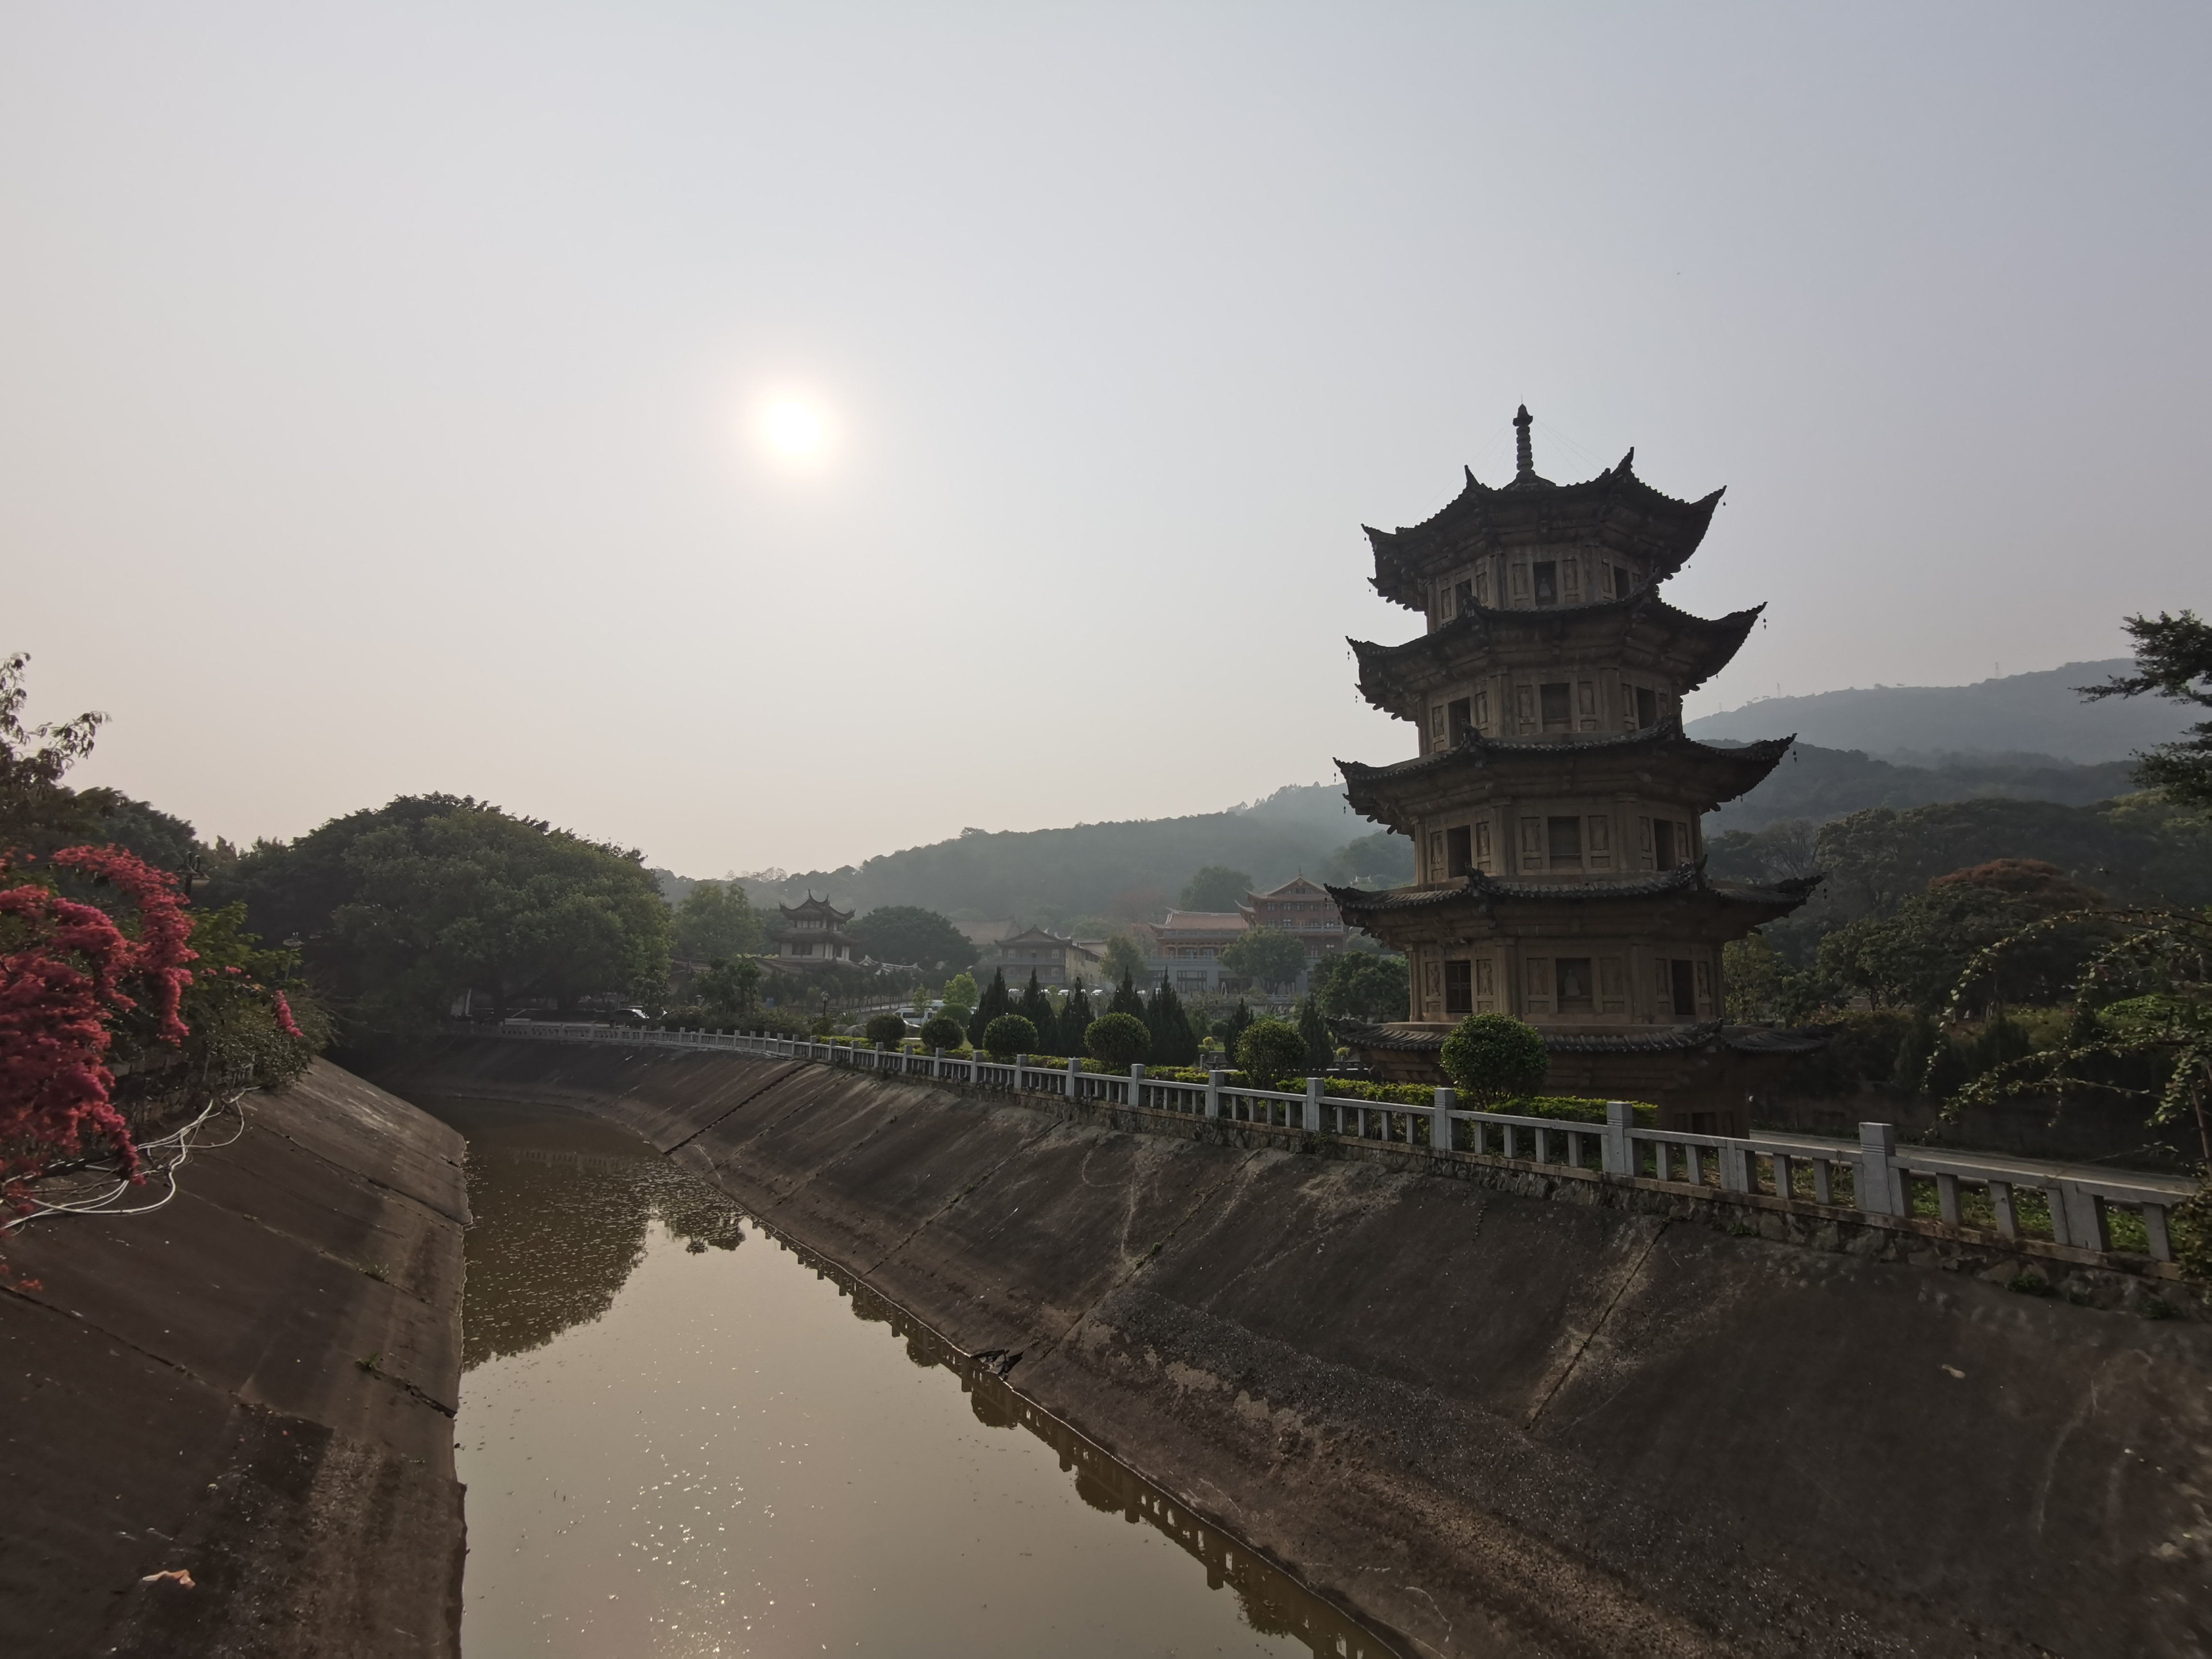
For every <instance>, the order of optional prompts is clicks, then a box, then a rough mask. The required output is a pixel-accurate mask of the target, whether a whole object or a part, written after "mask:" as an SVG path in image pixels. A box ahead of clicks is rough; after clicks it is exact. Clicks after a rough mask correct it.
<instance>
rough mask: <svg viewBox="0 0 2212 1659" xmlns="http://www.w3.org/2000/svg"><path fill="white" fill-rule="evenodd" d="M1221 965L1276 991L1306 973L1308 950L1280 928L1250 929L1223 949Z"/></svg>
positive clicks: (1243, 977) (1241, 976) (1233, 972)
mask: <svg viewBox="0 0 2212 1659" xmlns="http://www.w3.org/2000/svg"><path fill="white" fill-rule="evenodd" d="M1221 965H1222V966H1223V967H1224V968H1226V969H1228V970H1229V971H1230V972H1231V973H1232V974H1235V975H1237V976H1238V977H1239V978H1242V979H1249V980H1250V981H1253V982H1254V983H1255V984H1256V985H1264V986H1266V987H1267V988H1268V989H1269V990H1271V991H1272V990H1275V989H1277V988H1279V987H1282V986H1285V985H1288V984H1290V983H1291V981H1293V980H1295V979H1297V976H1298V975H1300V974H1302V973H1304V971H1305V965H1306V947H1305V946H1304V945H1303V944H1301V943H1300V942H1299V941H1298V940H1297V938H1296V937H1294V936H1293V935H1291V934H1290V933H1285V931H1284V930H1283V929H1282V928H1280V927H1252V928H1248V929H1246V930H1245V931H1244V932H1243V933H1239V934H1238V935H1237V937H1236V938H1235V939H1231V941H1230V942H1229V943H1228V944H1227V945H1224V946H1223V947H1222V950H1221Z"/></svg>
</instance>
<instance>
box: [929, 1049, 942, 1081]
mask: <svg viewBox="0 0 2212 1659" xmlns="http://www.w3.org/2000/svg"><path fill="white" fill-rule="evenodd" d="M929 1075H930V1076H931V1077H932V1078H933V1079H934V1078H941V1077H943V1076H944V1075H945V1050H944V1049H942V1048H939V1050H938V1051H937V1052H936V1053H935V1054H932V1055H931V1056H930V1057H929Z"/></svg>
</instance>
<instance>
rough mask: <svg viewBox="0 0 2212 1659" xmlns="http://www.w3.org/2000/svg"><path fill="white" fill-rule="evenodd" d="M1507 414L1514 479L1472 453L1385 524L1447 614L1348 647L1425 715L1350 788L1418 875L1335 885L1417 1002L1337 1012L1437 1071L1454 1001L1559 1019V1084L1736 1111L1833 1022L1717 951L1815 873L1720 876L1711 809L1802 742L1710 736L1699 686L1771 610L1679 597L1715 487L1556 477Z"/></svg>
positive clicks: (1687, 1112) (1425, 591)
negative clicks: (1761, 881)
mask: <svg viewBox="0 0 2212 1659" xmlns="http://www.w3.org/2000/svg"><path fill="white" fill-rule="evenodd" d="M1514 424H1515V426H1516V428H1517V429H1518V431H1517V435H1518V444H1517V449H1518V463H1519V465H1518V470H1517V471H1516V476H1515V477H1514V479H1513V481H1512V482H1511V483H1508V484H1506V485H1504V486H1503V487H1501V488H1498V489H1491V488H1489V487H1487V486H1486V485H1484V484H1482V483H1478V482H1477V481H1476V480H1475V478H1474V475H1473V474H1472V472H1470V473H1469V474H1468V481H1467V487H1466V488H1465V489H1463V490H1462V492H1461V493H1460V495H1458V497H1457V498H1455V500H1454V501H1452V502H1451V503H1450V504H1449V506H1447V507H1445V508H1444V509H1443V511H1442V512H1441V513H1437V515H1436V516H1435V517H1433V518H1431V519H1430V520H1427V521H1426V522H1425V523H1423V524H1421V525H1419V526H1414V527H1413V528H1411V529H1407V530H1398V531H1391V532H1383V531H1376V530H1370V531H1369V532H1367V533H1368V537H1369V539H1370V542H1371V543H1372V544H1373V548H1374V553H1375V577H1374V585H1375V588H1376V592H1379V593H1381V594H1382V595H1383V597H1384V598H1385V599H1391V600H1394V601H1395V602H1396V603H1398V604H1400V605H1405V606H1407V608H1408V609H1410V610H1414V611H1420V612H1422V613H1423V615H1424V617H1425V620H1426V622H1427V629H1426V631H1425V633H1424V634H1423V635H1420V636H1419V637H1418V638H1416V639H1414V640H1413V641H1408V642H1407V643H1406V644H1403V645H1397V646H1383V645H1375V644H1370V643H1368V642H1366V641H1357V640H1355V641H1352V642H1351V643H1352V650H1353V653H1354V655H1355V657H1356V658H1357V659H1358V665H1359V689H1360V690H1361V692H1362V693H1363V695H1364V696H1366V698H1367V700H1368V701H1369V702H1370V703H1372V704H1373V705H1374V706H1375V707H1376V708H1380V709H1383V711H1385V712H1386V713H1389V714H1393V715H1395V716H1396V717H1397V718H1398V719H1401V720H1406V721H1407V722H1409V723H1410V724H1412V725H1413V727H1414V731H1415V733H1416V743H1417V747H1418V750H1419V752H1418V753H1417V754H1416V755H1415V756H1414V757H1412V758H1410V759H1407V760H1404V761H1400V762H1397V763H1394V764H1389V765H1383V766H1370V765H1362V764H1360V763H1357V762H1342V763H1340V766H1341V768H1342V770H1343V773H1344V777H1345V782H1346V799H1347V800H1348V801H1349V802H1350V803H1351V805H1352V809H1353V810H1354V811H1358V812H1359V813H1361V814H1362V815H1363V816H1364V817H1368V818H1370V819H1371V820H1373V821H1374V822H1376V823H1381V824H1384V825H1386V826H1388V827H1389V829H1394V830H1395V831H1397V832H1398V833H1400V834H1401V835H1405V836H1409V837H1411V839H1412V840H1413V853H1414V875H1415V879H1414V883H1413V885H1411V886H1409V887H1403V888H1399V889H1396V890H1392V891H1389V892H1382V893H1375V892H1367V891H1364V890H1360V889H1358V888H1349V887H1332V888H1330V889H1329V890H1328V892H1329V895H1330V896H1331V897H1332V898H1334V900H1335V901H1336V903H1337V905H1338V906H1339V908H1340V909H1341V911H1342V912H1343V915H1344V919H1345V921H1346V923H1347V924H1349V925H1350V926H1352V927H1358V928H1362V929H1364V931H1366V932H1367V933H1370V934H1372V935H1373V936H1375V937H1376V938H1377V939H1382V940H1383V941H1384V942H1385V943H1386V944H1388V945H1391V946H1392V947H1393V948H1394V949H1396V950H1400V951H1403V952H1404V953H1405V954H1406V957H1407V962H1408V964H1409V967H1410V969H1411V979H1412V991H1411V995H1412V1003H1413V1006H1411V1007H1410V1008H1409V1009H1408V1010H1407V1016H1408V1017H1407V1019H1405V1020H1403V1021H1400V1022H1393V1023H1391V1024H1388V1025H1361V1024H1343V1025H1341V1026H1340V1032H1341V1035H1342V1036H1344V1037H1345V1038H1346V1040H1347V1041H1349V1042H1352V1044H1353V1046H1354V1047H1355V1048H1358V1049H1359V1050H1360V1052H1361V1053H1362V1054H1364V1055H1365V1056H1366V1058H1367V1059H1368V1060H1370V1062H1371V1063H1372V1064H1373V1065H1374V1066H1376V1068H1377V1069H1378V1070H1380V1071H1381V1072H1383V1073H1384V1074H1385V1075H1387V1076H1391V1077H1394V1078H1399V1079H1421V1080H1436V1081H1442V1080H1443V1074H1442V1073H1441V1071H1440V1070H1439V1069H1438V1067H1437V1050H1438V1049H1439V1048H1441V1047H1442V1044H1443V1038H1444V1036H1445V1035H1446V1034H1447V1033H1448V1032H1449V1030H1451V1028H1452V1026H1453V1025H1454V1024H1456V1023H1457V1022H1458V1020H1459V1019H1461V1018H1463V1017H1464V1016H1466V1015H1468V1014H1470V1013H1479V1012H1508V1013H1512V1014H1514V1015H1516V1016H1518V1017H1519V1018H1523V1019H1526V1020H1528V1021H1529V1022H1530V1023H1531V1024H1534V1025H1536V1026H1537V1027H1538V1028H1539V1029H1540V1030H1541V1031H1542V1032H1543V1033H1544V1037H1545V1042H1546V1044H1547V1047H1548V1048H1549V1049H1550V1050H1551V1053H1552V1057H1553V1068H1552V1075H1551V1081H1550V1084H1549V1085H1548V1086H1549V1087H1551V1088H1553V1089H1555V1090H1563V1091H1571V1092H1577V1093H1589V1094H1600V1095H1605V1096H1607V1097H1616V1098H1623V1099H1638V1100H1646V1101H1651V1102H1654V1103H1656V1104H1657V1105H1658V1106H1659V1107H1660V1109H1661V1112H1662V1120H1663V1121H1667V1122H1668V1123H1669V1124H1671V1125H1672V1126H1673V1127H1681V1128H1704V1129H1709V1130H1713V1131H1716V1132H1718V1133H1742V1132H1744V1131H1745V1130H1746V1129H1747V1128H1748V1127H1749V1124H1748V1120H1747V1097H1750V1096H1753V1095H1755V1094H1756V1093H1758V1092H1759V1091H1760V1090H1761V1089H1762V1088H1764V1087H1765V1086H1768V1085H1771V1081H1772V1080H1773V1078H1774V1076H1775V1075H1776V1073H1777V1072H1778V1068H1779V1067H1780V1066H1783V1065H1785V1064H1787V1063H1788V1061H1789V1059H1790V1056H1792V1055H1794V1054H1799V1053H1802V1052H1806V1051H1808V1049H1810V1048H1816V1047H1817V1046H1818V1039H1817V1038H1814V1037H1813V1036H1808V1035H1807V1034H1802V1033H1792V1032H1779V1031H1773V1030H1765V1029H1763V1028H1761V1029H1753V1028H1741V1029H1739V1028H1734V1027H1729V1026H1728V1025H1725V1024H1723V985H1722V979H1721V963H1722V947H1723V945H1726V944H1727V943H1728V942H1729V941H1730V940H1732V939H1741V937H1743V936H1744V935H1745V934H1746V933H1749V932H1750V931H1751V930H1752V929H1753V928H1754V927H1758V926H1759V924H1760V923H1762V922H1765V921H1773V920H1775V919H1777V918H1778V917H1781V916H1784V915H1789V914H1790V912H1791V911H1793V910H1795V909H1796V908H1797V907H1798V906H1800V905H1802V903H1803V902H1805V899H1806V896H1807V895H1808V893H1809V892H1810V890H1811V889H1812V887H1813V885H1814V881H1816V880H1817V878H1814V881H1805V882H1789V883H1784V884H1778V885H1773V886H1760V885H1754V884H1748V883H1738V882H1725V881H1717V880H1713V879H1711V878H1708V877H1707V875H1706V873H1705V842H1704V836H1703V831H1702V828H1701V823H1702V819H1703V817H1704V816H1705V814H1706V813H1708V812H1710V811H1713V810H1714V809H1715V808H1717V806H1719V805H1721V804H1722V803H1723V802H1726V801H1729V800H1733V799H1736V798H1737V797H1739V796H1741V795H1742V794H1743V793H1746V792H1747V791H1748V790H1750V789H1752V788H1753V787H1756V786H1757V785H1758V783H1759V781H1760V780H1762V779H1763V778H1765V776H1766V775H1768V774H1769V773H1770V772H1771V771H1772V770H1773V769H1774V767H1775V766H1776V765H1777V764H1778V763H1780V762H1781V760H1782V758H1783V757H1784V755H1785V754H1786V753H1787V752H1788V750H1789V748H1790V742H1791V739H1790V738H1775V739H1773V740H1771V741H1768V742H1764V743H1757V744H1745V745H1742V746H1741V747H1736V748H1724V747H1720V746H1717V745H1713V744H1701V743H1697V742H1695V741H1693V740H1692V739H1691V738H1687V737H1686V736H1684V735H1683V732H1682V725H1681V722H1682V699H1683V697H1684V696H1685V695H1686V693H1688V692H1690V691H1692V690H1695V689H1696V688H1697V687H1699V686H1700V685H1702V684H1705V682H1706V681H1707V680H1708V679H1710V678H1711V677H1712V676H1713V675H1714V674H1716V673H1717V672H1718V671H1720V670H1721V669H1722V668H1723V667H1724V666H1725V665H1727V663H1728V662H1729V659H1730V658H1732V657H1733V656H1734V655H1735V653H1736V651H1737V649H1738V648H1739V647H1741V645H1742V643H1743V641H1744V639H1745V637H1746V636H1747V635H1748V634H1749V632H1750V630H1751V629H1752V628H1753V626H1754V625H1756V623H1758V621H1759V614H1760V612H1759V609H1758V608H1754V609H1752V610H1748V611H1737V612H1735V614H1734V615H1731V616H1728V617H1721V618H1719V619H1717V620H1708V619H1706V618H1704V617H1696V616H1692V615H1691V614H1690V613H1688V612H1686V611H1680V610H1677V609H1675V608H1674V606H1673V605H1668V603H1666V601H1665V600H1663V599H1661V598H1660V596H1659V592H1658V589H1659V586H1660V585H1661V584H1662V583H1663V582H1665V581H1666V580H1668V578H1669V577H1671V576H1673V575H1674V574H1675V573H1676V572H1678V571H1679V570H1680V569H1681V568H1682V566H1683V565H1684V564H1685V563H1686V562H1687V561H1688V560H1689V558H1690V556H1692V554H1693V553H1695V552H1696V551H1697V549H1698V546H1699V543H1700V542H1701V541H1702V540H1703V539H1704V537H1705V532H1706V531H1707V529H1708V528H1709V527H1710V526H1711V522H1712V517H1713V513H1714V511H1715V509H1716V508H1717V507H1719V505H1720V501H1721V492H1720V491H1718V490H1715V491H1714V492H1713V493H1712V494H1711V495H1706V496H1705V497H1703V498H1702V499H1700V500H1699V501H1677V500H1675V499H1674V498H1673V497H1671V496H1668V495H1662V494H1661V493H1660V492H1659V491H1657V490H1656V489H1652V488H1651V487H1650V485H1649V484H1646V483H1644V482H1643V481H1642V480H1641V479H1639V478H1638V477H1636V476H1635V474H1634V473H1633V471H1632V470H1631V462H1632V459H1633V455H1634V452H1631V453H1630V456H1629V458H1628V459H1624V460H1622V462H1621V463H1620V465H1618V466H1615V467H1613V468H1611V469H1609V470H1608V471H1605V472H1602V473H1600V474H1599V475H1598V476H1597V477H1595V478H1593V479H1590V480H1589V481H1588V482H1587V483H1577V484H1565V485H1561V484H1554V483H1551V482H1550V481H1549V480H1547V479H1545V478H1542V477H1538V476H1537V474H1536V471H1535V469H1534V465H1533V464H1532V453H1531V445H1530V443H1529V435H1528V428H1529V425H1530V417H1529V415H1528V410H1526V409H1525V408H1524V409H1522V410H1520V411H1519V413H1518V415H1517V416H1516V418H1515V421H1514Z"/></svg>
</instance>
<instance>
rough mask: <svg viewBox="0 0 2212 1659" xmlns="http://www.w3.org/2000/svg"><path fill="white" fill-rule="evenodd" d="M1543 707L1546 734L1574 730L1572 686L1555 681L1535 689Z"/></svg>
mask: <svg viewBox="0 0 2212 1659" xmlns="http://www.w3.org/2000/svg"><path fill="white" fill-rule="evenodd" d="M1536 694H1537V696H1538V697H1539V699H1540V700H1541V702H1542V705H1543V714H1544V729H1545V730H1546V731H1547V732H1569V731H1572V730H1573V729H1574V724H1575V710H1574V686H1573V684H1571V682H1569V681H1566V680H1557V681H1554V682H1553V684H1550V685H1541V686H1538V687H1537V688H1536Z"/></svg>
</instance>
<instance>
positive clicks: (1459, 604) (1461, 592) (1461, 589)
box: [1452, 578, 1474, 617]
mask: <svg viewBox="0 0 2212 1659" xmlns="http://www.w3.org/2000/svg"><path fill="white" fill-rule="evenodd" d="M1452 599H1453V610H1454V611H1455V613H1456V614H1458V615H1460V616H1462V617H1464V616H1466V615H1467V614H1468V612H1469V611H1473V610H1474V580H1473V579H1472V578H1468V579H1465V580H1462V581H1461V583H1460V584H1459V586H1456V587H1455V588H1454V589H1452Z"/></svg>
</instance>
